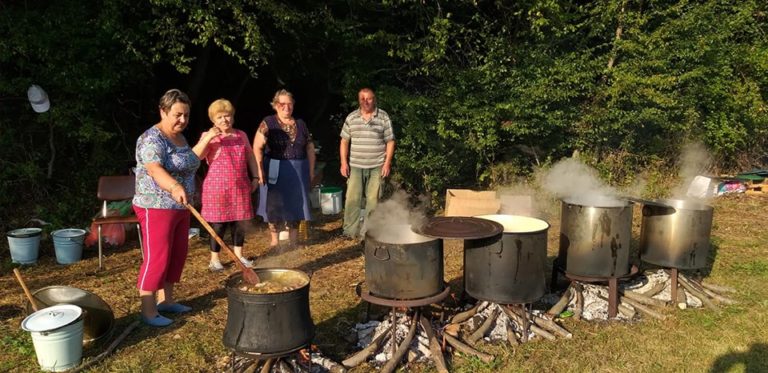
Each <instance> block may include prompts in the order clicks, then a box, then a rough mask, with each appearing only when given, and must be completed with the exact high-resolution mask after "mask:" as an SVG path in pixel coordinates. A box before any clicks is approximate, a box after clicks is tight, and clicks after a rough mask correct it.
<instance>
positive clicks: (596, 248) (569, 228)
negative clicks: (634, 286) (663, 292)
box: [558, 197, 632, 278]
mask: <svg viewBox="0 0 768 373" xmlns="http://www.w3.org/2000/svg"><path fill="white" fill-rule="evenodd" d="M560 219H561V221H560V249H559V255H558V261H559V262H560V263H561V264H563V265H564V266H565V272H566V273H568V274H572V275H577V276H583V277H594V278H615V277H621V276H624V275H626V274H628V273H629V270H630V268H629V265H630V263H629V243H630V239H631V237H632V204H631V203H630V202H628V201H626V200H620V199H615V198H610V197H596V198H590V199H588V200H587V199H566V200H563V201H562V210H561V215H560Z"/></svg>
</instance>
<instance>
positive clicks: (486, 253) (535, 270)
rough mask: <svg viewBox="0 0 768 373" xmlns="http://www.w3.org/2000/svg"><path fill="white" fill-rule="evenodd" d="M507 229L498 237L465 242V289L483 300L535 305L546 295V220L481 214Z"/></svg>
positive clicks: (547, 228)
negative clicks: (533, 303)
mask: <svg viewBox="0 0 768 373" xmlns="http://www.w3.org/2000/svg"><path fill="white" fill-rule="evenodd" d="M477 217H478V218H482V219H488V220H492V221H495V222H497V223H499V224H501V225H502V226H504V233H503V234H502V236H501V239H499V237H491V238H486V239H479V240H466V241H464V289H465V290H466V292H467V294H469V295H471V296H472V297H474V298H476V299H480V300H486V301H491V302H495V303H500V304H520V303H532V302H535V301H537V300H539V299H540V298H541V297H542V296H543V295H544V292H545V288H546V285H545V277H544V267H545V265H546V262H547V230H549V223H547V222H546V221H544V220H540V219H536V218H529V217H525V216H516V215H481V216H477Z"/></svg>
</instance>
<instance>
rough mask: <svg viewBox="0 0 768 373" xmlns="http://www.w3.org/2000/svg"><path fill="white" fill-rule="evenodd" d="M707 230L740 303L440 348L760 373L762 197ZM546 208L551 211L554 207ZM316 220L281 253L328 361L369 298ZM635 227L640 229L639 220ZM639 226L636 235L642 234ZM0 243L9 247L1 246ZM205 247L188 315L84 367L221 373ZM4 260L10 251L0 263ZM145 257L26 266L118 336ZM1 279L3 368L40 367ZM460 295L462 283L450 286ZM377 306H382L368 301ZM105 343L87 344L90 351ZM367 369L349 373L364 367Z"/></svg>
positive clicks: (502, 358) (181, 291)
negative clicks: (302, 240) (67, 290)
mask: <svg viewBox="0 0 768 373" xmlns="http://www.w3.org/2000/svg"><path fill="white" fill-rule="evenodd" d="M714 205H715V211H716V213H715V220H716V224H715V225H714V228H713V231H712V237H713V243H714V247H715V248H716V255H714V259H715V261H714V263H713V266H712V268H711V271H709V272H708V278H707V279H706V280H707V281H709V282H711V283H716V284H721V285H727V286H730V287H733V288H735V289H736V290H737V292H736V293H734V294H731V295H730V296H731V297H732V298H733V299H735V300H737V301H738V304H735V305H731V306H724V305H721V306H720V311H719V312H714V311H711V310H708V309H704V308H700V309H690V308H689V309H686V310H678V309H674V308H672V307H668V308H666V309H664V310H662V312H663V313H664V314H665V315H666V316H667V319H666V320H663V321H659V320H652V319H648V318H643V319H641V320H639V321H637V322H632V323H625V322H617V321H609V322H586V321H577V320H574V319H573V318H569V319H565V320H564V321H563V326H564V327H565V328H567V329H568V330H569V331H571V332H572V333H573V338H572V339H569V340H564V339H560V340H557V341H544V340H534V341H531V342H528V343H526V344H523V345H520V346H515V347H512V346H509V345H508V344H506V343H495V344H485V343H481V344H480V345H479V349H481V350H482V351H484V352H486V353H490V354H493V355H495V356H496V359H495V360H494V361H493V362H491V363H484V362H482V361H480V360H479V359H477V358H474V357H469V356H464V355H462V354H459V353H449V354H446V358H447V360H448V364H449V368H450V370H451V371H452V372H547V371H558V372H721V371H727V372H761V371H768V331H766V328H765V325H768V287H766V286H765V284H766V277H768V258H766V257H765V250H764V249H763V248H764V247H768V234H766V233H765V231H766V230H765V227H764V224H763V223H762V222H763V221H764V220H765V218H764V217H765V211H766V210H767V209H768V198H747V197H739V196H734V197H727V198H721V199H718V200H716V201H714ZM552 210H553V211H556V209H554V208H552ZM320 218H321V221H320V222H317V223H315V225H314V229H313V234H314V237H313V238H314V240H315V241H314V243H313V244H312V245H310V246H309V247H308V248H307V249H305V250H301V251H298V252H294V253H292V254H291V255H290V257H287V258H284V259H285V260H284V262H283V263H286V264H284V265H286V266H289V264H290V266H296V267H301V268H303V269H304V270H306V271H308V272H311V273H312V285H311V291H310V307H311V312H312V317H313V320H314V322H315V325H316V338H315V340H314V341H313V342H314V343H315V344H316V345H317V346H318V347H319V348H320V350H321V351H322V352H323V353H324V354H325V355H326V356H328V357H330V358H332V359H334V360H336V361H341V360H343V359H344V358H345V357H346V356H347V355H348V354H350V353H352V352H354V351H355V347H354V341H353V340H351V339H350V338H349V336H350V329H351V328H352V327H353V326H354V324H355V323H356V322H358V321H360V320H361V319H362V316H363V313H364V311H365V306H364V304H363V303H362V302H361V301H360V299H359V298H358V297H357V295H356V294H355V292H354V286H353V285H354V284H356V283H357V282H359V281H361V280H363V279H364V276H363V274H364V260H363V257H362V255H361V254H360V253H359V248H356V247H354V245H353V244H352V243H349V242H347V241H343V240H341V239H339V238H338V237H337V236H336V235H335V233H334V232H338V229H339V224H340V223H339V221H338V220H337V219H334V218H329V217H320ZM548 221H549V222H550V223H551V224H552V228H551V229H550V232H549V235H550V240H549V248H548V249H549V259H550V260H551V259H552V258H553V257H554V255H555V254H556V252H557V240H558V235H559V221H558V218H557V216H556V215H554V216H552V217H550V218H548ZM635 228H636V229H639V225H637V224H636V225H635ZM637 234H638V232H635V236H636V237H637ZM266 246H267V241H266V233H265V232H264V231H263V230H255V231H254V232H252V233H251V234H249V236H248V241H247V244H246V254H248V255H256V254H261V253H263V252H264V250H266ZM6 250H7V249H6ZM207 256H208V251H207V243H206V242H205V241H201V240H198V241H195V242H194V244H193V245H192V247H191V251H190V257H189V259H188V262H187V267H186V268H185V273H184V278H183V279H182V282H181V284H180V285H179V286H178V289H177V290H178V291H177V294H178V296H179V298H180V299H181V300H182V301H184V302H185V303H187V304H190V305H192V306H193V307H195V311H194V312H192V313H191V314H189V315H185V316H181V317H176V318H177V319H178V322H177V323H175V324H174V325H173V326H171V327H169V328H164V329H154V328H148V327H140V328H138V329H136V330H135V331H134V332H133V333H132V334H131V335H129V336H128V338H126V340H125V341H124V342H123V343H122V344H121V345H120V346H119V347H118V349H117V350H116V351H115V353H114V354H113V355H111V356H110V357H108V358H107V359H105V360H104V361H103V362H102V363H100V364H98V365H96V366H95V367H93V368H92V369H90V370H89V371H90V372H217V371H221V369H222V368H221V367H222V366H223V365H222V362H226V359H227V357H228V356H229V351H228V350H227V349H226V348H225V347H224V346H223V345H222V342H221V339H222V333H223V330H224V325H225V322H226V314H227V300H226V294H225V292H224V291H223V290H222V289H223V286H222V281H223V280H224V279H225V278H226V276H227V275H228V274H229V273H231V272H232V271H233V269H232V267H230V268H229V269H228V270H227V271H226V272H225V273H211V272H208V271H207V269H206V267H205V266H206V264H207ZM445 258H446V259H445V277H446V281H449V282H451V283H455V284H456V283H457V284H460V283H461V276H462V272H461V271H462V264H461V261H462V251H461V247H460V245H458V244H456V243H446V247H445ZM4 259H5V260H7V258H4ZM139 262H140V256H139V254H138V252H137V250H136V249H135V247H131V245H128V247H125V248H120V249H117V250H114V249H110V250H108V252H107V257H106V259H105V267H106V268H105V270H103V271H96V268H97V258H96V257H95V254H94V252H93V250H89V251H86V257H85V259H84V260H83V261H81V262H79V263H77V264H74V265H71V266H61V265H57V264H55V261H54V260H53V259H52V258H51V257H48V256H43V257H41V260H40V262H39V263H38V265H36V266H32V267H24V268H22V272H23V273H24V276H25V278H26V280H27V283H28V285H29V287H30V288H31V289H33V290H34V289H39V288H42V287H45V286H49V285H69V286H75V287H79V288H82V289H86V290H89V291H91V292H94V293H96V294H97V295H99V296H100V297H102V298H103V299H104V300H105V301H107V303H109V304H110V306H111V307H112V309H113V311H114V313H115V316H116V328H115V333H114V335H115V336H116V335H118V334H120V332H121V331H122V330H123V329H124V328H125V327H126V326H127V325H128V324H130V323H131V322H132V321H133V320H134V319H135V317H136V312H137V311H138V297H137V294H136V290H135V281H136V278H135V276H136V272H137V268H138V265H139ZM0 268H2V273H3V275H2V277H0V335H1V336H2V337H0V371H16V372H35V371H37V369H38V367H37V361H36V358H35V353H34V349H33V347H32V343H31V338H30V337H29V335H28V333H26V332H23V331H21V329H20V328H19V325H20V323H21V320H22V319H23V317H24V315H23V314H22V306H23V304H24V296H23V293H22V292H21V289H20V288H19V286H18V285H17V284H16V282H15V280H14V278H13V275H12V274H11V273H10V268H11V266H10V265H8V264H7V263H3V264H2V266H0ZM454 290H457V289H454ZM372 311H373V312H374V313H375V312H381V311H382V310H380V309H379V310H376V308H375V307H374V308H373V309H372ZM103 348H105V346H98V347H94V348H92V349H89V350H86V352H85V357H86V358H92V357H93V356H96V355H98V353H100V352H101V351H103ZM372 369H373V368H371V367H370V366H369V365H366V364H363V365H361V366H360V367H358V368H356V369H353V370H352V372H353V373H354V372H368V371H371V370H372ZM401 371H413V372H434V371H435V370H434V367H433V366H432V365H431V364H413V365H407V366H406V368H402V369H401Z"/></svg>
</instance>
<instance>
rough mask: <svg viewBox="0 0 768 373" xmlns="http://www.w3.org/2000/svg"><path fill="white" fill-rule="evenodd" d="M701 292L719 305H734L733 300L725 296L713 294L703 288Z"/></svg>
mask: <svg viewBox="0 0 768 373" xmlns="http://www.w3.org/2000/svg"><path fill="white" fill-rule="evenodd" d="M702 290H703V291H704V294H706V295H709V297H710V298H712V299H714V300H716V301H718V302H720V303H725V304H736V301H735V300H733V299H731V298H728V297H726V296H723V295H720V294H718V293H715V292H714V291H712V290H709V289H707V288H703V289H702Z"/></svg>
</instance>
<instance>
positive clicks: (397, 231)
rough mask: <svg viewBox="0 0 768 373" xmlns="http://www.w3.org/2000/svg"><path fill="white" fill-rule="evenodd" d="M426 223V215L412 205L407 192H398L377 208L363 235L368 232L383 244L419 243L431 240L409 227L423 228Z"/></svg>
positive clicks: (364, 228)
mask: <svg viewBox="0 0 768 373" xmlns="http://www.w3.org/2000/svg"><path fill="white" fill-rule="evenodd" d="M426 222H427V216H426V213H425V212H424V211H423V210H422V209H419V208H417V207H416V206H414V205H412V204H411V203H410V201H409V196H408V194H407V193H406V192H405V191H403V190H398V191H396V192H395V193H394V194H393V195H392V197H391V198H389V199H388V200H386V201H383V202H380V203H379V204H378V205H377V206H376V209H375V210H373V212H372V213H371V216H370V217H369V218H368V221H367V222H366V224H365V227H363V230H364V232H363V234H365V233H366V232H365V231H367V233H368V234H369V235H370V236H371V237H372V238H373V239H375V240H377V241H381V242H388V243H411V242H414V241H416V242H418V241H422V240H425V239H426V240H428V239H429V238H427V237H424V236H420V235H417V234H416V233H413V232H411V231H410V229H409V228H408V226H413V227H421V226H422V225H424V224H425V223H426ZM400 241H404V242H400Z"/></svg>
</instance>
